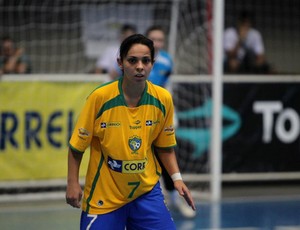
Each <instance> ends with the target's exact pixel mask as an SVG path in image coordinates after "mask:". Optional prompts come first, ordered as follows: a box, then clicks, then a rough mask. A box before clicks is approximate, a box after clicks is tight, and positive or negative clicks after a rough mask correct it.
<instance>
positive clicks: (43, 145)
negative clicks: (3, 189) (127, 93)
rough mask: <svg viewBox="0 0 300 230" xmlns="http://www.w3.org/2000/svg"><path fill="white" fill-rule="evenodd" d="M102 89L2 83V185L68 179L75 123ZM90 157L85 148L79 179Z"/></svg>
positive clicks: (80, 85) (87, 85)
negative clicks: (88, 99) (92, 95)
mask: <svg viewBox="0 0 300 230" xmlns="http://www.w3.org/2000/svg"><path fill="white" fill-rule="evenodd" d="M98 85H100V83H91V82H89V83H83V82H77V83H70V82H0V181H6V180H10V181H11V180H28V179H30V180H31V179H34V180H36V179H56V178H65V177H66V175H67V150H68V140H69V138H70V135H71V133H72V131H73V127H74V123H75V121H76V118H77V117H78V114H79V113H80V111H81V108H82V107H83V104H84V102H85V100H86V97H87V96H88V95H89V93H90V92H91V91H92V90H93V89H95V88H96V87H97V86H98ZM88 158H89V151H88V150H87V151H86V153H85V154H84V158H83V162H82V167H81V172H80V175H81V176H83V175H84V174H85V171H86V166H87V162H88Z"/></svg>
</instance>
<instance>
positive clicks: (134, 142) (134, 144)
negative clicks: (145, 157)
mask: <svg viewBox="0 0 300 230" xmlns="http://www.w3.org/2000/svg"><path fill="white" fill-rule="evenodd" d="M128 145H129V147H130V149H131V150H132V151H133V152H132V153H133V154H137V151H138V150H139V149H140V148H141V146H142V139H141V138H140V137H138V136H132V137H130V138H129V140H128Z"/></svg>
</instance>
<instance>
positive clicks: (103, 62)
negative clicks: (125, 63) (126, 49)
mask: <svg viewBox="0 0 300 230" xmlns="http://www.w3.org/2000/svg"><path fill="white" fill-rule="evenodd" d="M135 33H136V28H135V26H133V25H130V24H124V25H123V26H122V27H121V30H120V43H121V42H122V41H123V40H124V39H125V38H127V37H128V36H130V35H132V34H135ZM119 46H120V44H116V45H114V46H110V47H107V48H106V50H105V51H104V52H103V53H102V54H101V56H100V57H99V58H98V60H97V62H96V69H95V73H111V72H115V69H116V67H117V66H118V63H117V57H118V52H119ZM111 75H113V74H111ZM117 75H119V74H118V73H117ZM112 78H114V77H112Z"/></svg>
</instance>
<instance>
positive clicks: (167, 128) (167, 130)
mask: <svg viewBox="0 0 300 230" xmlns="http://www.w3.org/2000/svg"><path fill="white" fill-rule="evenodd" d="M164 131H165V132H170V133H172V132H174V127H173V126H172V125H170V126H168V127H165V128H164Z"/></svg>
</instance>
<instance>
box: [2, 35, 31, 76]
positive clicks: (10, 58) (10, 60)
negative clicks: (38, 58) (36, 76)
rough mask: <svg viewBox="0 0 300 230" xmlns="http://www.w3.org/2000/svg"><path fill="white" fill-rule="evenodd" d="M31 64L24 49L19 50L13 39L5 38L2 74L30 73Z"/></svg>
mask: <svg viewBox="0 0 300 230" xmlns="http://www.w3.org/2000/svg"><path fill="white" fill-rule="evenodd" d="M30 72H31V64H30V60H29V58H28V57H27V56H26V55H25V53H24V49H23V48H17V47H16V46H15V43H14V41H13V39H11V38H10V37H3V38H2V40H1V51H0V74H20V73H30Z"/></svg>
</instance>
